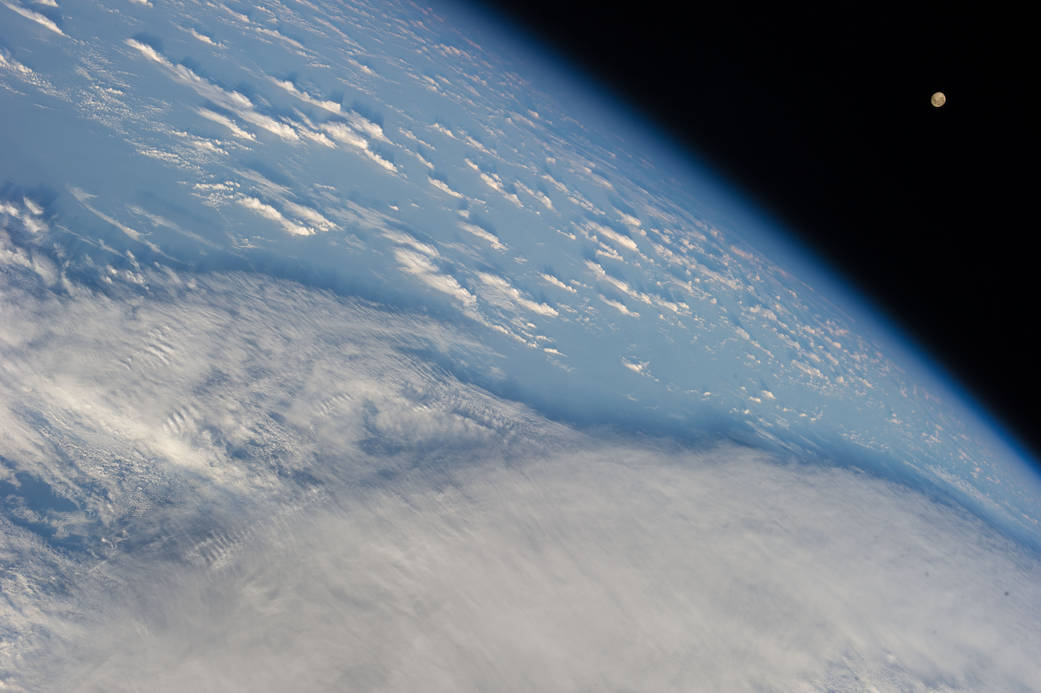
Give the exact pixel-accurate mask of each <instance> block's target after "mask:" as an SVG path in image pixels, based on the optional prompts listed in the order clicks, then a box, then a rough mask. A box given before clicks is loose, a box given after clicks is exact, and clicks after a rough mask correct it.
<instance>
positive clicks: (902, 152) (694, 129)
mask: <svg viewBox="0 0 1041 693" xmlns="http://www.w3.org/2000/svg"><path fill="white" fill-rule="evenodd" d="M484 5H485V6H486V7H488V8H490V9H491V11H492V12H493V14H496V13H498V14H501V15H504V16H505V18H506V19H507V21H509V22H511V23H513V24H514V25H518V26H521V27H524V28H526V29H527V30H529V31H530V32H531V33H533V34H535V35H536V36H538V37H541V39H542V40H543V41H544V45H545V46H552V47H553V49H554V50H557V51H560V52H561V53H562V54H563V55H564V56H565V57H566V58H570V59H572V60H574V61H575V62H577V63H578V64H579V65H581V66H582V67H584V68H585V69H586V70H587V71H588V72H589V73H591V74H593V75H595V76H596V77H597V78H599V79H600V80H602V82H603V83H604V84H606V85H607V86H608V87H610V88H612V89H614V90H615V91H616V92H617V93H618V94H619V95H621V96H622V97H623V98H625V99H626V100H627V101H630V102H631V103H634V104H644V105H645V107H644V113H645V115H649V116H650V117H651V118H653V119H655V120H657V121H658V122H660V123H661V124H662V125H663V126H664V127H665V128H666V129H667V130H671V133H672V135H673V136H674V137H676V138H678V139H679V140H681V141H683V142H685V143H687V144H688V145H689V146H690V147H691V148H692V150H694V152H695V153H696V154H698V155H699V156H701V157H702V158H703V159H706V160H707V161H708V162H709V163H710V164H711V165H713V166H714V167H716V168H718V170H721V171H723V172H725V173H726V174H728V175H729V177H730V178H731V179H732V180H733V181H734V182H735V183H737V184H738V185H739V187H740V188H741V189H743V190H744V191H746V192H748V193H751V194H752V195H753V197H755V198H756V199H758V201H759V202H760V203H762V205H763V206H764V207H765V208H766V209H767V210H768V211H769V212H771V213H772V214H774V215H776V216H777V217H778V218H780V219H781V220H782V221H783V222H784V223H785V224H786V225H787V226H788V227H790V228H791V229H792V230H793V231H795V232H796V233H798V234H801V235H802V237H803V238H804V240H806V241H808V242H809V243H811V244H812V245H813V246H815V247H816V248H817V249H818V250H819V252H820V253H822V254H823V255H824V256H825V257H827V258H828V259H829V260H830V261H832V262H833V263H834V264H835V265H836V266H837V267H838V268H839V270H840V271H841V272H843V273H844V274H845V275H846V276H848V277H849V278H851V279H852V280H853V281H854V283H856V284H857V285H858V286H859V288H860V289H861V291H863V292H865V293H867V294H868V295H870V296H871V297H873V298H874V299H875V300H876V301H877V302H878V303H880V304H881V305H882V306H883V307H884V308H885V309H886V310H888V311H889V312H890V314H891V315H892V316H893V317H894V318H895V319H896V320H897V322H898V323H899V324H900V325H901V326H902V328H903V329H904V330H905V331H907V332H909V333H911V335H912V336H913V337H914V338H915V339H917V340H918V341H919V342H920V343H922V344H924V345H925V347H926V348H927V350H928V352H929V353H931V354H932V355H933V356H934V357H935V358H936V359H937V360H938V361H940V362H941V363H942V365H943V366H944V367H945V368H946V369H948V370H949V371H951V372H953V373H954V374H955V375H956V377H958V378H960V380H961V382H962V383H963V384H965V385H966V386H968V387H969V389H970V390H971V391H972V392H974V393H975V395H976V396H977V397H978V398H979V400H980V401H982V402H983V404H984V406H986V407H987V408H989V409H990V410H991V411H992V412H993V413H994V414H995V415H996V416H997V417H998V418H999V419H1001V420H1003V421H1004V422H1005V423H1006V425H1008V426H1010V427H1011V428H1012V429H1013V432H1014V433H1015V434H1017V435H1018V436H1019V437H1020V438H1021V439H1022V440H1023V441H1024V442H1026V443H1027V444H1028V445H1029V446H1030V447H1031V448H1033V451H1034V452H1035V455H1036V454H1037V452H1038V451H1041V430H1039V427H1038V426H1036V425H1035V423H1036V422H1038V421H1039V414H1041V405H1039V394H1041V368H1038V367H1037V366H1036V365H1035V364H1036V363H1037V361H1036V360H1037V358H1038V353H1037V351H1038V348H1037V346H1036V345H1037V344H1038V342H1037V341H1036V333H1035V322H1036V317H1037V308H1036V307H1035V303H1036V301H1035V299H1036V298H1037V296H1038V290H1037V283H1036V282H1037V275H1038V269H1039V268H1038V267H1037V260H1036V256H1035V253H1034V246H1035V243H1034V235H1035V229H1036V228H1037V222H1036V221H1035V220H1034V217H1033V216H1032V215H1031V216H1028V213H1029V212H1033V209H1028V208H1029V207H1032V206H1033V205H1032V203H1033V201H1034V199H1035V196H1036V195H1037V179H1036V176H1035V175H1034V173H1033V166H1034V163H1035V161H1036V154H1037V147H1036V141H1037V139H1038V136H1037V131H1036V125H1034V124H1033V120H1035V119H1036V118H1037V116H1036V114H1035V110H1034V109H1033V108H1032V106H1031V104H1030V103H1029V102H1030V101H1032V99H1030V98H1029V91H1030V90H1031V89H1032V88H1033V86H1032V85H1034V84H1035V83H1036V81H1037V80H1036V73H1034V72H1033V70H1032V68H1030V65H1031V64H1032V63H1033V62H1034V61H1031V60H1030V58H1031V57H1032V53H1033V51H1032V50H1031V49H1030V46H1031V45H1032V43H1033V41H1032V40H1031V38H1030V37H1029V36H1028V31H1029V29H1030V26H1031V24H1030V23H1029V22H1028V21H1027V19H1026V18H1025V17H1024V16H1019V15H1016V14H1015V13H1008V12H1004V13H1003V12H1002V11H1001V10H999V9H993V8H991V9H985V8H983V6H982V5H980V6H976V7H975V8H973V7H972V6H971V5H970V4H968V3H965V4H962V3H944V4H942V5H941V4H935V5H931V4H921V3H919V4H917V5H905V6H902V7H901V6H894V7H888V8H887V7H886V6H884V5H883V4H881V3H859V2H855V3H854V2H832V3H829V4H828V5H826V6H817V5H814V4H811V5H807V4H802V5H798V6H792V5H790V4H788V3H771V4H766V3H752V4H749V3H735V2H730V3H727V2H719V1H718V0H714V1H713V2H712V3H699V2H693V3H683V4H676V3H666V2H657V1H654V0H651V1H643V2H634V1H631V2H628V3H626V4H625V5H612V4H608V3H604V2H593V1H591V0H571V1H569V2H562V1H560V0H558V1H556V2H554V1H551V0H524V1H523V2H516V3H514V2H510V1H509V0H485V1H484ZM909 8H910V9H909ZM936 90H942V91H943V92H945V93H946V94H947V99H948V101H947V105H945V106H944V107H942V108H939V109H937V108H933V107H932V106H931V105H930V102H929V97H930V95H931V94H932V93H933V92H934V91H936Z"/></svg>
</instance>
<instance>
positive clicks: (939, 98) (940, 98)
mask: <svg viewBox="0 0 1041 693" xmlns="http://www.w3.org/2000/svg"><path fill="white" fill-rule="evenodd" d="M929 103H931V104H932V105H933V106H934V107H935V108H939V107H940V106H942V105H944V104H945V103H947V95H946V94H944V93H943V92H942V91H937V92H934V93H933V95H932V96H931V97H930V98H929Z"/></svg>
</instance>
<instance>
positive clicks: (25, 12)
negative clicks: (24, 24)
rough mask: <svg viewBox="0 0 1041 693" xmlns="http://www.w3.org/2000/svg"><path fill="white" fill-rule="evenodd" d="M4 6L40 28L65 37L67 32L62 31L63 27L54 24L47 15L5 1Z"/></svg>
mask: <svg viewBox="0 0 1041 693" xmlns="http://www.w3.org/2000/svg"><path fill="white" fill-rule="evenodd" d="M4 6H5V7H6V8H7V9H9V10H11V11H12V12H15V13H17V14H20V15H22V16H23V17H25V18H26V19H28V20H29V21H31V22H36V23H37V24H39V25H40V26H42V27H44V28H45V29H49V30H50V31H53V32H54V33H56V34H58V35H59V36H65V32H64V31H62V30H61V27H59V26H58V25H57V24H56V23H55V22H54V20H53V19H51V18H50V17H48V16H47V15H44V14H40V13H39V12H36V11H35V10H30V9H29V8H28V7H22V6H21V5H18V4H16V3H13V2H6V1H5V2H4Z"/></svg>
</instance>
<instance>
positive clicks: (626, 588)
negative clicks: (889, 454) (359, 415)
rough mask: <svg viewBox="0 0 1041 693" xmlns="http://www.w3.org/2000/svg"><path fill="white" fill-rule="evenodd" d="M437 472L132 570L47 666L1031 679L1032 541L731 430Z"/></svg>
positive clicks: (478, 675)
mask: <svg viewBox="0 0 1041 693" xmlns="http://www.w3.org/2000/svg"><path fill="white" fill-rule="evenodd" d="M448 478H449V479H450V483H436V484H433V485H431V484H429V483H428V482H427V481H425V480H424V479H423V478H422V474H420V475H418V476H413V477H411V478H408V479H406V480H403V481H401V482H399V483H395V484H392V485H391V486H390V487H385V488H376V489H373V490H371V491H369V492H363V493H360V494H357V495H352V496H350V497H348V498H344V499H343V500H342V502H341V505H340V507H342V508H344V509H343V510H342V511H339V510H334V509H332V508H329V507H323V506H322V505H319V506H318V507H316V508H315V510H313V511H305V512H304V513H302V514H298V515H292V514H290V515H289V516H288V517H287V519H286V520H285V521H283V522H279V523H277V525H275V526H271V527H269V528H262V529H261V531H260V532H258V534H260V536H259V537H258V538H257V539H255V540H253V541H252V542H251V543H250V545H249V546H246V547H242V548H241V549H239V550H238V551H236V552H235V553H233V554H232V558H231V561H230V563H227V564H226V566H227V567H220V566H219V567H216V568H211V569H195V568H190V567H189V568H186V567H183V566H180V565H176V564H174V565H159V566H143V567H137V566H134V567H133V568H132V569H131V570H130V571H128V572H129V573H130V582H129V584H128V589H127V590H126V591H125V592H123V593H122V594H121V595H120V599H119V600H118V601H115V602H114V601H107V602H103V607H102V612H101V613H102V618H100V619H97V620H94V621H93V623H92V627H91V628H90V629H88V631H87V632H88V636H89V637H85V638H82V639H80V640H77V641H75V642H74V643H72V646H71V647H70V648H69V649H68V650H66V654H67V657H66V658H65V659H64V660H63V662H62V664H63V666H61V667H58V668H56V671H55V670H52V671H51V672H50V673H51V674H52V676H53V678H50V679H48V680H49V681H54V682H56V683H57V684H58V685H59V687H60V686H61V685H69V684H72V683H76V684H88V685H89V686H91V687H93V688H96V689H98V690H102V689H118V688H119V687H125V688H126V689H128V690H129V689H132V688H133V687H134V686H135V685H137V686H147V687H148V688H149V689H151V690H157V691H164V690H170V691H173V690H185V689H191V688H199V687H207V688H210V689H212V690H225V689H227V690H231V689H243V688H245V689H250V690H272V691H274V690H285V689H287V688H300V689H307V690H321V689H329V688H341V689H342V688H347V689H359V688H367V689H372V690H381V691H414V690H427V691H469V690H500V691H529V690H540V691H572V690H588V689H610V690H655V691H672V690H675V691H689V690H727V691H754V690H793V691H799V690H805V691H811V690H822V689H827V690H877V691H881V690H920V689H926V688H929V687H934V688H935V685H936V682H938V681H940V682H942V687H941V688H939V689H938V690H945V691H978V690H1028V689H1029V688H1030V687H1031V686H1032V685H1033V683H1034V682H1036V681H1037V680H1038V678H1039V677H1041V665H1039V663H1038V661H1037V658H1036V657H1035V656H1034V654H1033V653H1034V651H1036V649H1037V647H1038V646H1041V639H1039V631H1038V627H1037V624H1036V622H1035V621H1036V619H1035V618H1034V614H1036V610H1037V608H1039V607H1041V571H1039V567H1038V565H1037V563H1036V562H1033V561H1027V562H1025V563H1024V562H1023V561H1022V560H1021V558H1019V557H1016V556H1014V555H1012V554H1009V553H1007V552H1006V550H1007V548H1008V547H1007V545H1005V544H1003V543H1001V542H999V541H995V540H994V539H993V537H990V536H988V535H987V534H986V533H983V532H981V530H980V528H979V527H978V526H977V525H975V524H974V523H972V522H967V521H966V520H964V518H961V517H958V516H956V515H955V514H954V513H952V512H950V511H949V510H947V509H945V508H941V507H938V506H932V505H930V504H929V503H928V501H926V500H925V499H924V498H922V497H921V496H918V495H916V494H913V493H910V492H907V491H903V490H900V489H898V488H895V487H892V486H889V485H887V484H884V483H881V482H877V481H872V480H869V479H867V478H865V477H863V476H859V475H856V474H854V473H851V472H846V471H835V470H831V471H826V470H822V469H819V468H801V467H798V466H788V467H783V466H778V465H776V464H772V463H769V462H767V461H765V460H764V459H762V458H761V457H759V456H758V455H756V454H755V453H752V452H750V451H747V450H742V449H737V448H731V449H721V450H718V451H716V452H713V453H708V454H701V455H689V454H687V455H679V456H667V455H662V454H656V453H653V452H650V451H647V450H640V449H630V448H606V449H599V450H589V451H585V452H580V453H572V454H568V455H563V456H556V455H550V456H548V457H547V458H545V459H542V460H539V461H535V462H529V463H525V464H520V465H516V464H514V465H511V466H510V467H506V466H504V465H503V464H502V463H501V462H499V461H497V460H495V459H487V460H484V462H483V463H482V464H481V465H479V466H477V467H473V468H468V469H464V470H461V471H456V472H452V473H450V474H449V476H448ZM226 543H228V544H229V545H230V543H231V542H226ZM221 565H222V566H223V565H225V564H221ZM1006 593H1007V594H1006ZM128 596H129V598H128ZM127 602H129V603H130V604H133V608H132V609H127V608H125V607H124V604H126V603H127ZM55 674H56V675H55Z"/></svg>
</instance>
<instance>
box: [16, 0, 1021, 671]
mask: <svg viewBox="0 0 1041 693" xmlns="http://www.w3.org/2000/svg"><path fill="white" fill-rule="evenodd" d="M2 4H3V7H0V112H2V114H3V116H2V119H0V125H2V127H0V151H2V152H3V156H0V384H2V385H0V527H2V532H0V591H2V594H3V600H2V602H0V688H3V689H5V690H25V691H28V690H34V691H35V690H54V691H68V690H85V691H94V690H96V691H123V690H125V691H133V690H151V691H165V690H169V691H179V690H185V689H192V690H200V691H210V690H213V691H219V690H243V689H246V690H272V691H281V690H358V691H362V690H365V691H412V690H426V691H440V690H444V691H460V690H501V691H509V690H518V691H528V690H546V691H553V690H561V691H564V690H568V691H570V690H583V689H585V690H588V689H597V690H654V691H666V690H682V691H688V690H713V691H717V690H735V691H740V690H749V691H751V690H755V691H769V690H778V691H781V690H784V691H799V690H841V691H887V690H900V691H910V690H937V691H955V690H966V691H980V690H987V691H1029V690H1038V689H1037V685H1038V683H1037V682H1038V681H1041V661H1039V660H1038V658H1037V656H1036V654H1037V652H1039V651H1041V621H1039V619H1038V618H1037V614H1038V613H1041V562H1039V550H1041V524H1039V522H1041V475H1039V473H1038V471H1037V469H1038V467H1037V464H1036V461H1035V460H1033V459H1032V458H1031V456H1030V455H1029V454H1028V453H1027V452H1026V451H1024V450H1023V449H1021V448H1020V447H1018V446H1017V444H1016V443H1015V441H1014V440H1012V439H1011V437H1010V436H1009V435H1007V434H1006V433H1005V432H1004V430H1003V428H1002V426H1001V423H1000V422H998V421H995V420H993V419H992V418H990V417H988V415H987V414H986V413H985V411H984V410H983V409H982V407H981V406H980V405H979V404H978V403H976V402H974V401H973V400H972V398H971V397H970V396H969V395H968V394H967V393H966V392H965V391H964V390H963V389H962V388H961V387H960V386H959V385H958V383H957V381H956V380H955V379H954V378H952V376H951V375H950V374H948V373H945V372H943V371H942V370H940V369H939V368H938V367H937V366H935V365H934V364H933V363H932V362H931V360H930V358H929V356H928V354H925V353H923V352H922V351H921V349H919V348H918V347H917V346H916V345H915V344H913V343H912V342H910V340H908V339H907V338H906V337H905V336H903V335H902V334H900V333H899V332H898V331H897V330H895V329H894V328H893V327H892V326H891V325H890V324H889V323H888V322H887V320H886V319H885V318H884V316H882V314H881V313H880V312H879V310H878V309H877V308H876V307H875V306H873V305H871V304H870V303H869V302H868V301H867V300H865V299H863V298H862V297H860V296H859V295H857V294H856V292H855V291H853V290H851V289H850V288H848V286H847V284H846V282H845V281H844V280H843V278H842V277H840V276H838V275H837V274H836V273H835V272H834V271H832V270H830V269H829V268H828V267H826V266H825V265H824V264H823V263H822V262H821V261H820V260H819V259H818V258H816V257H815V256H814V255H813V253H812V251H810V250H808V249H806V248H803V247H801V246H800V245H799V244H798V243H797V242H796V241H794V240H793V238H792V236H791V235H790V234H789V233H788V232H787V231H786V230H785V229H784V228H782V226H781V225H780V224H779V223H777V222H775V221H774V220H772V219H770V218H769V216H768V215H767V214H765V213H764V212H762V211H761V210H759V209H757V208H756V206H755V204H754V203H753V202H752V201H751V200H749V199H748V198H747V197H745V196H743V195H742V193H741V191H740V190H737V189H735V188H733V187H732V186H731V185H730V184H728V183H727V182H726V181H724V180H723V179H722V178H721V177H720V176H719V175H717V174H716V173H714V172H713V171H712V170H711V169H710V168H708V167H707V166H705V165H704V164H702V163H700V162H698V161H697V160H695V159H693V158H692V157H691V155H689V154H687V153H685V152H684V151H681V150H680V149H679V148H678V147H677V146H675V145H673V144H672V143H671V142H670V141H669V140H668V139H667V138H666V137H665V136H664V135H661V134H660V133H658V132H657V130H656V129H655V127H654V126H653V125H652V124H650V123H647V122H644V121H642V120H641V119H640V118H639V117H638V116H637V115H635V113H634V111H633V109H632V108H631V107H630V106H627V105H626V104H623V103H618V102H617V101H615V100H612V98H611V97H609V96H608V95H607V94H605V93H601V92H600V91H598V89H597V88H595V87H592V86H590V85H588V84H585V83H583V81H582V80H581V78H580V77H579V76H578V75H577V74H576V73H574V72H573V71H572V70H571V69H570V68H569V67H568V66H567V65H563V64H559V63H557V62H555V61H554V60H553V59H552V58H548V57H546V56H545V55H543V54H540V52H539V51H538V50H536V49H535V48H534V47H533V46H531V45H529V44H528V43H526V39H524V38H523V37H521V36H520V35H519V34H517V33H515V32H514V31H512V30H511V29H510V28H509V27H507V26H501V25H496V24H494V23H492V22H489V21H488V20H486V19H483V18H482V16H479V15H477V14H476V13H474V11H472V10H469V9H467V8H466V7H464V6H456V5H451V6H443V7H433V8H432V7H426V6H419V5H413V4H409V3H396V2H394V3H392V2H386V3H385V2H366V1H364V0H351V1H350V2H326V1H323V0H316V1H315V2H308V1H305V0H300V1H290V0H287V1H286V2H284V3H283V2H278V1H277V0H275V1H272V2H258V3H244V2H236V1H235V0H228V1H227V2H216V3H211V2H201V1H196V0H181V1H177V2H163V3H159V2H149V0H134V1H126V2H120V1H113V2H107V3H101V2H94V1H87V2H82V3H67V4H66V3H64V2H60V1H58V0H38V1H37V2H31V1H30V0H4V1H3V3H2Z"/></svg>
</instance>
